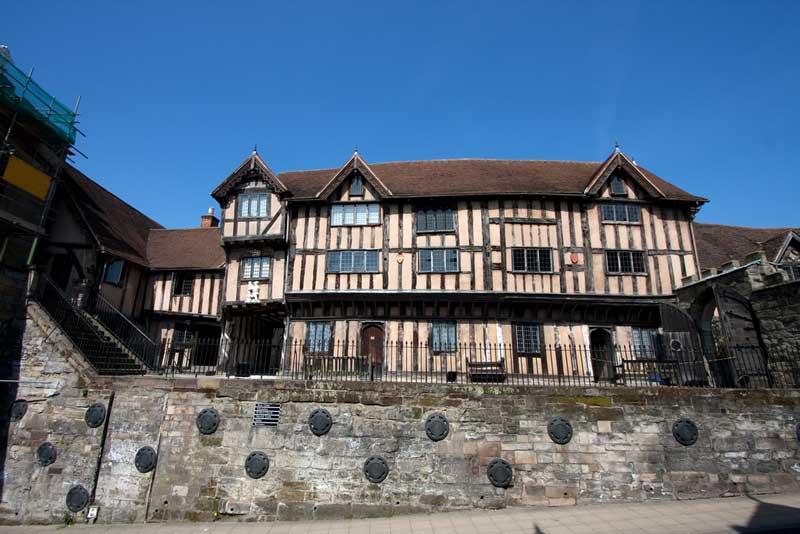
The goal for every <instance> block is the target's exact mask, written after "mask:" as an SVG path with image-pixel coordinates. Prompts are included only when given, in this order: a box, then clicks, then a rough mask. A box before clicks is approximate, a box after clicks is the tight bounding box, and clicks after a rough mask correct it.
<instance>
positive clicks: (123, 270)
mask: <svg viewBox="0 0 800 534" xmlns="http://www.w3.org/2000/svg"><path fill="white" fill-rule="evenodd" d="M126 263H127V262H126V261H125V260H123V259H121V258H114V259H112V260H106V262H105V264H103V283H104V284H111V285H112V286H119V287H121V286H122V285H123V284H124V280H125V274H126V271H127V270H128V269H127V265H126ZM116 264H119V265H120V268H119V275H118V276H117V277H116V280H109V279H108V272H109V267H111V266H112V265H116Z"/></svg>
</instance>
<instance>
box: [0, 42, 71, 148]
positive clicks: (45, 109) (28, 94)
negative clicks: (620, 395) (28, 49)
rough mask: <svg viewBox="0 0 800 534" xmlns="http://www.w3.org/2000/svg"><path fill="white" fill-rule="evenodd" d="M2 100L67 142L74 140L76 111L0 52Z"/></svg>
mask: <svg viewBox="0 0 800 534" xmlns="http://www.w3.org/2000/svg"><path fill="white" fill-rule="evenodd" d="M0 100H1V101H3V102H5V103H6V104H8V105H9V106H10V107H11V108H12V109H14V110H15V111H16V112H17V113H22V114H25V115H30V116H31V117H32V118H33V119H35V120H37V121H38V122H40V123H41V124H44V125H45V126H47V128H48V129H49V130H50V131H51V132H52V133H53V134H54V135H55V136H56V137H57V138H58V140H59V141H60V142H62V143H64V144H66V145H72V144H73V143H75V137H76V134H77V131H78V130H77V128H76V126H75V119H76V117H77V114H76V113H75V112H74V111H72V110H70V109H69V108H68V107H66V106H65V105H64V104H62V103H61V102H59V101H58V100H56V98H55V97H54V96H52V95H50V94H49V93H48V92H47V91H45V90H44V89H42V87H41V86H40V85H39V84H37V83H36V82H35V81H34V80H33V78H32V77H31V73H28V74H25V73H24V72H22V71H21V70H19V69H18V68H17V67H16V66H15V65H14V64H13V63H11V61H9V60H8V59H6V58H5V57H4V56H3V55H2V54H0Z"/></svg>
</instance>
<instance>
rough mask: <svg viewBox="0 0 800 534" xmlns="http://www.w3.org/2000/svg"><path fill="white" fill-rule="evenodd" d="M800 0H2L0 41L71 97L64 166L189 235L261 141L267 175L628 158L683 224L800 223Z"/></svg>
mask: <svg viewBox="0 0 800 534" xmlns="http://www.w3.org/2000/svg"><path fill="white" fill-rule="evenodd" d="M798 22H800V2H789V1H787V2H740V1H726V2H712V1H703V2H682V3H681V2H627V1H616V2H611V3H609V2H588V1H582V2H566V1H565V2H552V1H551V2H518V3H513V2H497V1H495V2H446V1H436V2H431V1H427V2H391V3H390V2H375V1H372V2H366V1H365V2H346V1H337V2H330V1H327V2H318V3H317V2H264V1H262V2H236V1H232V2H225V3H223V2H202V1H194V2H176V1H169V2H165V1H163V0H161V1H159V2H154V1H149V0H141V1H138V2H96V3H93V2H83V1H74V2H45V3H42V2H13V3H7V4H6V5H5V6H4V7H3V20H2V22H0V43H3V44H7V45H9V46H10V48H11V51H12V54H13V55H14V59H15V61H16V63H17V64H18V65H19V66H20V67H21V68H22V69H23V70H27V69H28V68H30V67H34V68H35V71H34V77H35V79H36V80H37V81H38V82H39V83H41V84H42V85H43V86H44V87H45V88H46V89H48V90H49V91H50V92H51V93H53V94H54V95H56V96H57V97H58V98H59V99H61V100H62V101H64V102H66V103H69V104H70V105H72V104H73V103H74V101H75V98H76V97H77V96H78V95H80V96H81V97H82V102H81V108H80V112H81V117H80V120H81V124H80V128H81V129H82V130H83V131H84V132H86V134H87V137H86V138H84V139H80V140H79V142H78V145H77V146H78V148H79V149H80V150H81V151H83V152H84V153H86V154H87V155H88V159H83V158H81V157H78V158H77V166H78V167H79V168H80V169H81V170H83V171H84V172H86V173H87V174H88V175H89V176H91V177H92V178H94V179H95V180H97V181H99V182H100V183H101V184H103V185H104V186H105V187H107V188H109V189H110V190H112V191H113V192H114V193H116V194H117V195H119V196H120V197H122V198H123V199H125V200H127V201H128V202H130V203H131V204H133V205H134V206H136V207H137V208H139V209H140V210H142V211H144V212H145V213H147V214H148V215H150V216H151V217H153V218H155V219H156V220H158V221H159V222H161V223H162V224H164V225H165V226H168V227H190V226H195V225H197V223H198V219H199V216H200V215H201V214H202V213H203V212H204V211H205V210H206V209H207V208H208V207H209V206H212V205H214V206H215V207H216V203H215V202H214V201H213V200H212V199H211V197H210V196H209V193H210V192H211V190H212V189H213V188H214V187H215V186H216V185H217V184H218V183H219V182H220V181H221V180H223V179H224V178H225V177H226V176H227V175H228V174H229V173H230V172H231V171H232V170H233V169H234V168H235V167H236V166H237V165H238V164H239V163H240V162H241V161H242V160H243V159H244V158H245V157H246V156H247V155H248V153H249V152H250V150H251V149H252V146H253V144H254V143H258V147H259V153H260V154H261V155H262V157H264V159H265V160H266V161H267V163H269V165H270V166H271V167H272V168H273V169H274V170H275V171H277V172H280V171H285V170H297V169H315V168H322V167H337V166H339V165H340V164H342V163H344V161H345V160H346V159H347V157H348V156H349V155H350V154H351V152H352V150H353V147H354V146H355V145H358V147H359V150H360V153H361V154H362V155H363V156H364V158H365V159H366V160H367V161H368V162H380V161H398V160H413V159H433V158H462V157H476V158H480V157H485V158H510V159H567V160H590V161H594V160H602V159H604V158H605V157H606V156H607V155H608V154H609V153H610V152H611V150H612V149H613V144H614V140H615V139H618V140H619V142H620V143H621V145H622V149H623V151H624V152H626V153H627V154H628V155H630V156H632V157H634V158H635V159H636V160H637V162H639V163H640V164H641V165H643V166H645V167H647V168H648V169H650V170H652V171H654V172H656V173H657V174H659V175H660V176H662V177H663V178H665V179H667V180H670V181H672V182H673V183H675V184H677V185H679V186H680V187H683V188H684V189H687V190H688V191H690V192H692V193H694V194H698V195H701V196H705V197H707V198H710V199H711V200H712V202H711V203H710V204H708V205H706V206H705V207H704V208H703V209H702V211H701V212H700V215H699V217H698V220H700V221H704V222H720V223H727V224H741V225H752V226H800V216H798V215H797V198H798V186H797V184H798V179H799V178H800V177H799V176H798V169H800V150H798V148H797V147H798V144H800V135H799V134H798V124H800V111H799V110H798V104H797V102H798V95H800V60H798V57H800V54H798V52H800V46H799V45H798V40H797V34H796V27H797V25H798Z"/></svg>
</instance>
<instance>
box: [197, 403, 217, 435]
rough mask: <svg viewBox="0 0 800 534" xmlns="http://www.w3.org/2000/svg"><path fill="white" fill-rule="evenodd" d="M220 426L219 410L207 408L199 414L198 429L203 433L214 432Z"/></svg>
mask: <svg viewBox="0 0 800 534" xmlns="http://www.w3.org/2000/svg"><path fill="white" fill-rule="evenodd" d="M218 427H219V412H218V411H217V410H215V409H214V408H205V409H203V410H202V411H201V412H200V413H199V414H197V430H199V431H200V433H201V434H206V435H208V434H213V433H214V432H216V431H217V428H218Z"/></svg>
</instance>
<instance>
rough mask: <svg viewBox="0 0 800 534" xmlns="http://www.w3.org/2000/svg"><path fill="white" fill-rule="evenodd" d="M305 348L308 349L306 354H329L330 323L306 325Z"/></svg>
mask: <svg viewBox="0 0 800 534" xmlns="http://www.w3.org/2000/svg"><path fill="white" fill-rule="evenodd" d="M306 347H307V348H308V352H320V353H326V352H330V347H331V323H328V322H311V323H308V324H307V325H306Z"/></svg>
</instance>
